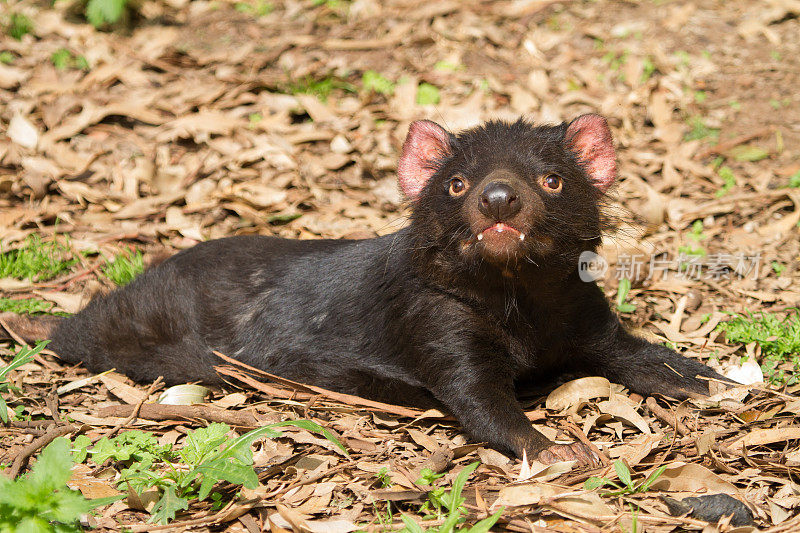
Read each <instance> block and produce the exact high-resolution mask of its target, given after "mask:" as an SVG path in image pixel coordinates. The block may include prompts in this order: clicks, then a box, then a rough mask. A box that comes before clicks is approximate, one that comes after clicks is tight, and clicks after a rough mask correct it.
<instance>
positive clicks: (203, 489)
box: [72, 420, 346, 524]
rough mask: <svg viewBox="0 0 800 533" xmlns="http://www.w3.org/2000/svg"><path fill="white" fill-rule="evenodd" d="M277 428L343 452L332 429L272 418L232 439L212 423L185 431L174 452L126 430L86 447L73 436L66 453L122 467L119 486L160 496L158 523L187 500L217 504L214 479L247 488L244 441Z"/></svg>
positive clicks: (248, 458)
mask: <svg viewBox="0 0 800 533" xmlns="http://www.w3.org/2000/svg"><path fill="white" fill-rule="evenodd" d="M282 426H295V427H299V428H301V429H305V430H307V431H313V432H316V433H321V434H322V435H323V436H324V437H325V438H327V439H328V440H330V441H331V442H333V443H334V444H335V445H336V446H338V447H339V448H340V449H342V450H343V451H345V449H344V447H343V446H342V445H341V443H339V441H338V440H336V438H335V437H334V436H333V434H332V433H330V432H329V431H328V430H327V429H325V428H323V427H322V426H320V425H318V424H316V423H314V422H311V421H310V420H294V421H287V422H278V423H276V424H271V425H269V426H264V427H261V428H259V429H256V430H253V431H251V432H249V433H246V434H244V435H242V436H240V437H238V438H236V439H234V440H231V439H230V438H229V436H228V434H229V432H230V427H228V425H226V424H218V423H214V424H210V425H209V426H208V427H205V428H200V429H196V430H194V431H191V432H189V434H188V435H187V436H186V440H185V441H184V443H183V446H182V447H181V448H180V449H178V450H174V449H173V448H172V446H161V445H159V444H158V440H157V439H156V437H155V436H153V435H152V434H150V433H145V432H142V431H128V432H126V433H121V434H119V435H117V436H115V437H113V438H110V439H109V438H103V439H100V440H99V441H98V442H97V444H95V446H93V447H91V448H89V444H90V443H89V442H88V439H87V440H83V441H81V442H79V441H78V439H76V440H75V442H74V443H73V449H72V451H73V454H75V458H76V460H83V459H85V458H86V457H87V456H88V457H91V458H92V461H93V462H95V463H97V464H98V465H99V464H102V463H104V462H106V461H108V460H111V461H115V462H120V463H122V464H123V465H125V468H123V469H122V471H121V472H120V477H119V479H118V480H117V483H118V484H119V485H120V486H121V487H120V488H126V489H130V490H133V491H134V492H136V493H139V494H141V493H142V492H144V491H146V490H149V489H151V488H156V489H157V490H158V491H159V494H160V497H159V500H158V501H157V502H156V505H155V506H154V507H153V508H152V509H151V511H150V513H151V515H152V516H151V519H150V521H151V522H158V523H162V524H164V523H167V522H170V521H172V520H174V519H175V515H176V514H177V513H178V512H179V511H181V510H185V509H188V508H189V502H190V501H191V500H193V499H197V500H200V501H203V500H205V499H206V498H208V497H211V499H212V501H213V504H212V505H213V506H221V505H222V504H223V502H222V499H221V498H222V496H221V495H219V494H217V493H212V489H213V487H214V486H215V485H216V484H217V483H219V482H220V481H227V482H228V483H232V484H235V485H242V486H244V487H247V488H251V489H252V488H255V487H256V486H258V476H257V475H256V472H255V470H253V456H252V452H251V450H250V445H251V444H252V443H253V441H255V440H256V439H258V438H260V437H268V438H275V437H279V436H281V432H280V431H278V429H277V428H279V427H282ZM345 453H346V451H345Z"/></svg>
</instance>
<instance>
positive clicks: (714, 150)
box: [694, 127, 772, 159]
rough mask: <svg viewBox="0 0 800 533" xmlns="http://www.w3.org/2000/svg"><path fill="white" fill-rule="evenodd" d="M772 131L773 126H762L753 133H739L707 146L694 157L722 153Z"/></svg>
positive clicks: (698, 157)
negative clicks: (727, 139) (726, 139)
mask: <svg viewBox="0 0 800 533" xmlns="http://www.w3.org/2000/svg"><path fill="white" fill-rule="evenodd" d="M771 132H772V128H771V127H770V128H762V129H760V130H756V131H754V132H751V133H745V134H744V135H739V136H738V137H734V138H733V139H731V140H730V141H725V142H721V143H719V144H717V145H716V146H711V147H709V148H706V149H705V150H703V151H702V152H698V153H697V154H696V155H695V156H694V158H695V159H703V158H706V157H708V156H710V155H718V154H721V153H723V152H727V151H728V150H730V149H731V148H735V147H737V146H739V145H740V144H744V143H746V142H748V141H752V140H753V139H758V138H759V137H762V136H764V135H766V134H768V133H771Z"/></svg>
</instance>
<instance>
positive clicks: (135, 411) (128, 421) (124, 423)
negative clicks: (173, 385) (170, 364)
mask: <svg viewBox="0 0 800 533" xmlns="http://www.w3.org/2000/svg"><path fill="white" fill-rule="evenodd" d="M162 377H163V376H158V378H156V380H155V381H154V382H153V384H152V385H150V387H149V388H148V389H147V393H146V394H145V395H144V396H142V399H141V400H139V401H138V402H137V403H136V405H135V406H134V407H133V411H131V414H130V415H128V418H126V419H125V420H123V421H122V422H120V423H119V424H117V425H116V426H114V427H113V428H111V429H109V430H108V431H106V432H105V434H103V435H102V436H101V437H100V438H103V437H109V438H111V437H113V436H114V435H115V434H116V433H117V431H119V430H120V429H122V428H124V427H125V426H127V425H128V424H131V423H133V421H134V420H136V418H137V417H138V416H139V411H141V410H142V406H143V405H144V402H146V401H147V399H148V398H149V397H150V395H151V394H153V392H155V390H156V389H157V388H158V387H159V386H160V385H161V383H162V382H163V380H162ZM98 440H100V439H98Z"/></svg>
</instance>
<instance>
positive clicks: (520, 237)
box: [519, 233, 525, 241]
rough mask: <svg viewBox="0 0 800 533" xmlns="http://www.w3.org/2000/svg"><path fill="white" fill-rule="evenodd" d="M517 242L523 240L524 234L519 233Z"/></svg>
mask: <svg viewBox="0 0 800 533" xmlns="http://www.w3.org/2000/svg"><path fill="white" fill-rule="evenodd" d="M519 240H521V241H524V240H525V234H524V233H520V234H519Z"/></svg>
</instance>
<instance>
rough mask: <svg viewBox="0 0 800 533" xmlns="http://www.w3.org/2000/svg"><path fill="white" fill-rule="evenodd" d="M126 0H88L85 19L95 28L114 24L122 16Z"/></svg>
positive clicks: (126, 3)
mask: <svg viewBox="0 0 800 533" xmlns="http://www.w3.org/2000/svg"><path fill="white" fill-rule="evenodd" d="M127 5H128V0H89V1H88V2H87V3H86V11H85V15H86V20H88V21H89V24H91V25H92V26H94V27H95V28H100V27H102V26H105V25H107V24H114V23H115V22H117V21H119V19H120V18H122V14H123V13H124V12H125V7H126V6H127Z"/></svg>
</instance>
